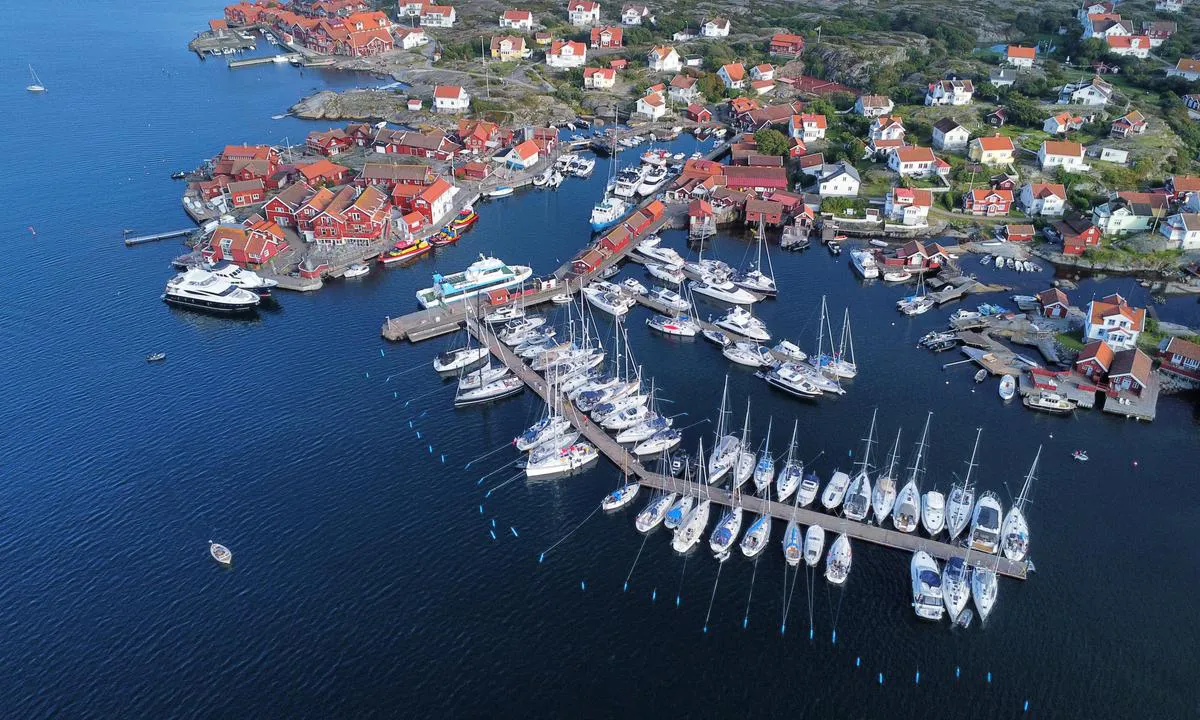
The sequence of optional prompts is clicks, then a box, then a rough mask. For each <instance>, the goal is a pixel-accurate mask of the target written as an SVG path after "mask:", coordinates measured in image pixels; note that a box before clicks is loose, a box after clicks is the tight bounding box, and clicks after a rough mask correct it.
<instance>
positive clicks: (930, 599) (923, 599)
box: [909, 550, 946, 621]
mask: <svg viewBox="0 0 1200 720" xmlns="http://www.w3.org/2000/svg"><path fill="white" fill-rule="evenodd" d="M909 574H910V575H911V577H912V595H913V612H915V613H916V614H917V617H919V618H921V619H922V620H933V621H937V620H941V619H942V616H943V615H944V614H945V613H946V608H945V606H944V605H943V604H942V575H941V572H939V571H938V565H937V560H934V559H933V558H932V557H930V555H929V553H927V552H925V551H924V550H918V551H916V552H915V553H913V556H912V562H911V563H909Z"/></svg>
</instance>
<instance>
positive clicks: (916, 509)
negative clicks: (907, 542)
mask: <svg viewBox="0 0 1200 720" xmlns="http://www.w3.org/2000/svg"><path fill="white" fill-rule="evenodd" d="M932 416H933V413H929V414H928V415H926V416H925V429H924V430H923V431H922V432H921V440H920V442H918V443H917V455H916V460H915V461H914V462H913V465H912V467H911V468H909V476H908V482H907V483H905V485H904V487H903V488H901V489H900V494H899V495H897V496H896V506H895V508H894V509H893V511H892V525H893V526H894V527H895V528H896V529H897V530H899V531H900V532H904V533H910V532H912V531H914V530H916V529H917V524H918V523H919V522H920V519H921V488H920V484H919V483H920V479H921V475H922V474H923V473H924V466H923V465H922V464H921V462H922V460H923V459H924V456H925V447H926V445H925V441H926V440H927V439H928V438H929V419H930V418H931V417H932Z"/></svg>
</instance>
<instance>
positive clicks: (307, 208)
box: [296, 188, 333, 240]
mask: <svg viewBox="0 0 1200 720" xmlns="http://www.w3.org/2000/svg"><path fill="white" fill-rule="evenodd" d="M331 200H333V191H332V190H330V189H329V188H320V189H318V190H317V191H316V192H314V193H313V194H312V195H311V196H310V197H309V198H308V199H307V200H305V201H304V203H303V204H302V205H301V206H300V208H299V209H297V210H296V228H297V229H299V230H301V231H302V232H304V233H305V235H306V237H308V239H309V240H311V239H312V237H311V236H312V229H313V225H312V222H313V218H315V217H316V216H318V215H320V214H321V213H322V212H324V211H325V208H326V207H327V206H328V205H329V203H330V201H331Z"/></svg>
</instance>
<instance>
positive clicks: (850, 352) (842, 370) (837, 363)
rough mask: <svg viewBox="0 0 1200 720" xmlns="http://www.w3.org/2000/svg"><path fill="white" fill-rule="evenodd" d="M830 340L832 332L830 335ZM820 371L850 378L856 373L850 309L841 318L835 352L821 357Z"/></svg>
mask: <svg viewBox="0 0 1200 720" xmlns="http://www.w3.org/2000/svg"><path fill="white" fill-rule="evenodd" d="M830 340H831V341H832V333H831V335H830ZM821 371H822V372H823V373H825V374H826V375H830V376H833V377H838V378H842V379H845V380H850V379H852V378H853V377H855V376H856V375H858V364H857V363H856V362H855V360H854V336H853V335H852V334H851V332H850V309H849V308H846V313H845V315H844V316H843V318H842V334H841V337H840V338H839V339H838V350H837V354H836V355H834V356H833V357H829V358H822V359H821Z"/></svg>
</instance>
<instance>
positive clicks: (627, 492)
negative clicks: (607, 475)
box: [600, 472, 642, 510]
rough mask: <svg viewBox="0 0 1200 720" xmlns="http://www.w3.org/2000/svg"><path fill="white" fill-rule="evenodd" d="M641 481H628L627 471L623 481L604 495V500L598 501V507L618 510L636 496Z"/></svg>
mask: <svg viewBox="0 0 1200 720" xmlns="http://www.w3.org/2000/svg"><path fill="white" fill-rule="evenodd" d="M641 487H642V486H641V483H636V482H634V483H631V482H629V473H628V472H626V473H625V482H624V483H622V484H621V486H620V487H618V488H617V489H616V490H613V491H612V492H610V493H609V494H608V495H605V496H604V500H602V501H601V502H600V507H602V508H604V509H605V510H620V509H621V508H623V507H625V506H626V505H628V504H629V503H631V502H633V499H634V498H635V497H637V494H638V491H639V490H640V489H641Z"/></svg>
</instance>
